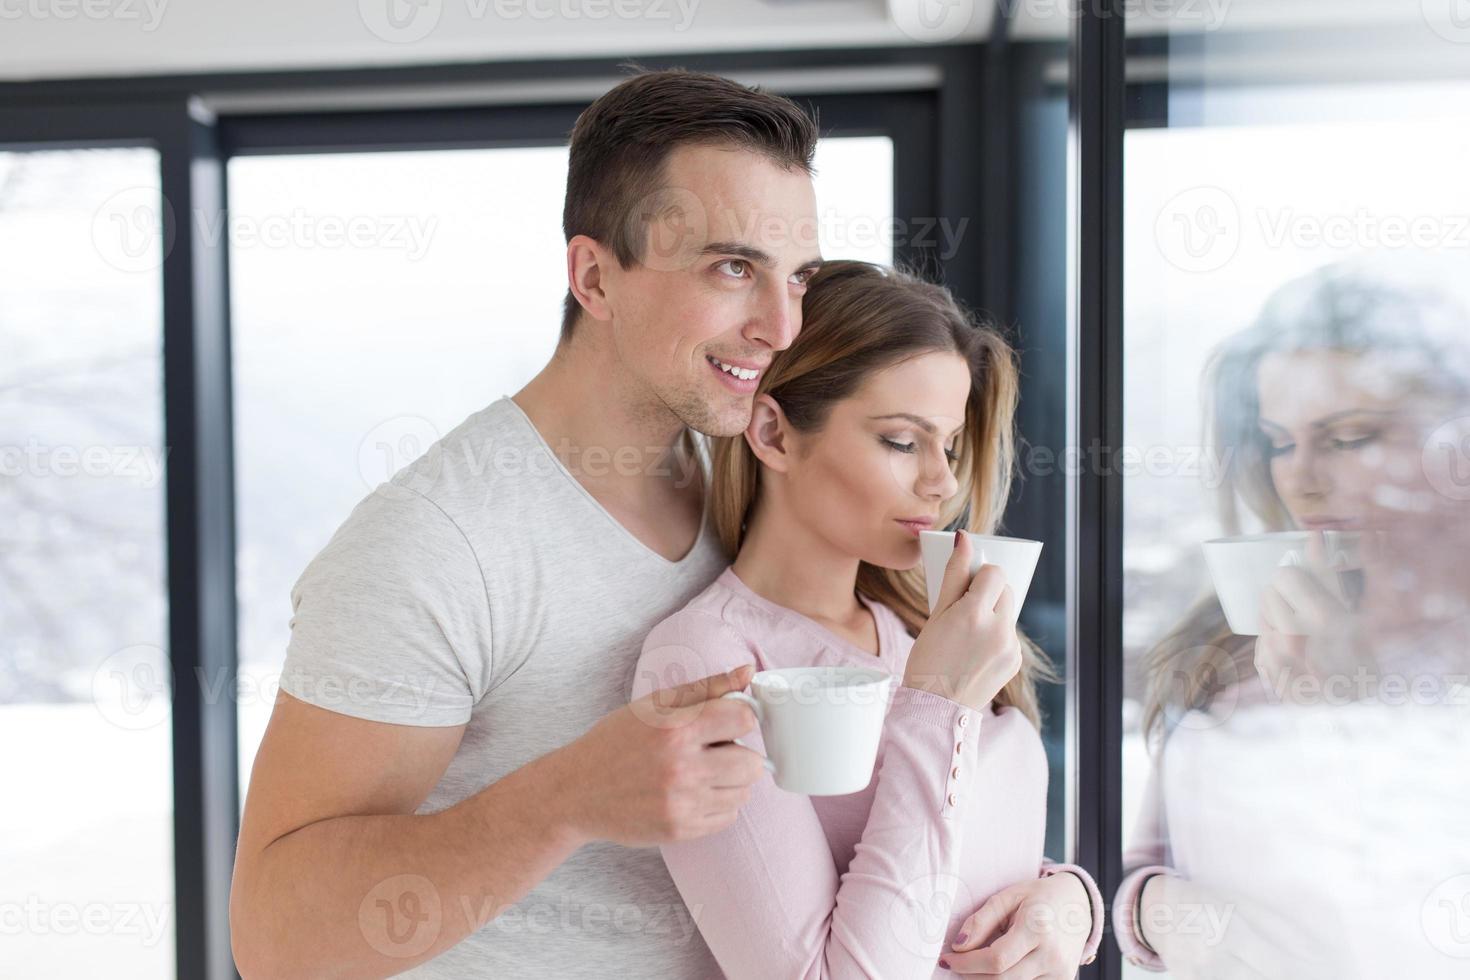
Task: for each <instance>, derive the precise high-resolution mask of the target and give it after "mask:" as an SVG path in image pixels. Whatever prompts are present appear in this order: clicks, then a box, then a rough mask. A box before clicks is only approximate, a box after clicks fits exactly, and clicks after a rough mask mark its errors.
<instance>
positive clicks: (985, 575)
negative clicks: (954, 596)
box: [965, 564, 1006, 612]
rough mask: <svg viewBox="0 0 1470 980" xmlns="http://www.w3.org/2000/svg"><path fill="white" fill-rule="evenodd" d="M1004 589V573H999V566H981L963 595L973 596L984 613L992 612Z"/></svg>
mask: <svg viewBox="0 0 1470 980" xmlns="http://www.w3.org/2000/svg"><path fill="white" fill-rule="evenodd" d="M1005 588H1006V573H1005V572H1003V571H1001V569H1000V566H999V565H988V564H987V565H981V566H980V567H979V568H978V569H977V570H976V571H975V577H974V578H972V579H971V580H970V586H969V589H968V590H967V591H966V593H965V595H966V596H967V597H971V596H973V597H974V599H975V601H976V602H977V603H978V604H979V606H980V608H981V609H983V610H985V611H986V612H994V611H995V606H996V603H998V602H999V601H1000V595H1001V593H1002V592H1003V591H1005Z"/></svg>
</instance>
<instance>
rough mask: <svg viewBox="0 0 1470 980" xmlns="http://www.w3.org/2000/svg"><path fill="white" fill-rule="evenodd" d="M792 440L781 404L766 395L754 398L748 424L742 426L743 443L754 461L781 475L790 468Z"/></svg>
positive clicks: (789, 425) (789, 426) (789, 427)
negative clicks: (743, 432) (748, 447)
mask: <svg viewBox="0 0 1470 980" xmlns="http://www.w3.org/2000/svg"><path fill="white" fill-rule="evenodd" d="M792 440H793V435H792V432H791V424H790V423H789V422H787V421H786V413H785V412H783V411H782V410H781V404H780V403H779V402H777V401H776V399H774V398H772V397H771V396H770V395H768V394H759V395H756V396H755V404H754V405H753V406H752V407H751V413H750V424H749V425H747V426H746V427H745V442H746V444H747V445H748V446H750V451H751V452H753V453H755V457H756V459H758V460H760V461H761V462H762V463H764V464H765V465H766V467H767V468H768V469H771V470H774V471H775V472H777V473H785V472H786V471H787V470H788V469H789V468H790V466H791V457H792V453H791V450H792V449H793V448H794V447H793V446H792V444H791V443H792Z"/></svg>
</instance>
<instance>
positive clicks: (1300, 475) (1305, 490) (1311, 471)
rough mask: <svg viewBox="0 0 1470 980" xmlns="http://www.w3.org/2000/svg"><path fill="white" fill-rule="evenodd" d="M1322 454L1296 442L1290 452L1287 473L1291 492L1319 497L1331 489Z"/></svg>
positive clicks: (1303, 495)
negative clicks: (1291, 452)
mask: <svg viewBox="0 0 1470 980" xmlns="http://www.w3.org/2000/svg"><path fill="white" fill-rule="evenodd" d="M1324 464H1325V461H1324V460H1323V459H1322V454H1321V453H1319V452H1317V450H1316V449H1315V448H1314V447H1312V446H1303V445H1301V444H1298V448H1297V451H1296V452H1295V453H1293V454H1292V460H1291V464H1290V466H1291V468H1290V471H1289V473H1288V481H1289V487H1290V490H1291V492H1292V493H1293V494H1296V495H1297V496H1302V497H1320V496H1322V495H1323V494H1326V493H1327V492H1329V491H1330V490H1331V489H1332V481H1331V480H1330V479H1329V477H1328V475H1327V473H1326V467H1325V465H1324Z"/></svg>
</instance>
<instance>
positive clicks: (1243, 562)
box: [1203, 531, 1361, 636]
mask: <svg viewBox="0 0 1470 980" xmlns="http://www.w3.org/2000/svg"><path fill="white" fill-rule="evenodd" d="M1321 533H1322V535H1323V538H1324V539H1325V543H1326V545H1327V554H1326V559H1327V564H1328V567H1329V569H1331V570H1334V571H1336V572H1339V573H1346V572H1350V571H1352V570H1353V569H1358V568H1361V562H1360V560H1359V555H1358V549H1359V546H1360V544H1361V536H1360V535H1359V534H1358V533H1356V532H1353V531H1323V532H1321ZM1311 534H1312V532H1309V531H1278V532H1275V533H1272V534H1249V535H1245V536H1243V537H1235V538H1216V539H1214V540H1213V541H1206V542H1204V545H1203V547H1204V551H1205V564H1207V565H1208V566H1209V567H1210V578H1211V579H1212V580H1213V581H1214V583H1215V594H1216V595H1217V596H1219V598H1220V608H1221V609H1223V610H1224V611H1225V622H1226V623H1228V624H1229V626H1230V630H1231V632H1233V633H1237V634H1239V635H1241V636H1258V635H1259V634H1260V632H1261V593H1262V592H1264V591H1265V590H1266V586H1268V585H1270V584H1271V580H1272V579H1273V578H1275V576H1276V571H1277V569H1279V568H1281V567H1282V566H1283V565H1304V564H1306V560H1307V540H1308V538H1309V537H1310V536H1311ZM1332 583H1333V584H1336V585H1338V589H1339V591H1338V598H1339V599H1341V600H1343V601H1344V603H1349V604H1350V597H1349V596H1348V595H1347V593H1346V592H1345V591H1343V590H1342V583H1341V582H1340V581H1339V579H1338V578H1336V577H1334V578H1333V579H1332Z"/></svg>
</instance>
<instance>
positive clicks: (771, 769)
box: [720, 691, 776, 776]
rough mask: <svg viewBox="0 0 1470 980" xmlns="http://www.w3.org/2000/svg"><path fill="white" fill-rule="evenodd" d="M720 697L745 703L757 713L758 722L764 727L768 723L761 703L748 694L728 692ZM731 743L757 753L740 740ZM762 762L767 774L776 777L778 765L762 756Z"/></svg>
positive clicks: (733, 740) (736, 739) (734, 739)
mask: <svg viewBox="0 0 1470 980" xmlns="http://www.w3.org/2000/svg"><path fill="white" fill-rule="evenodd" d="M720 697H721V698H729V699H730V700H732V701H744V702H745V703H746V704H748V705H750V710H751V711H754V712H755V720H756V722H757V723H758V724H761V725H764V724H765V723H766V716H765V712H763V711H762V710H761V703H760V702H759V701H757V700H756V699H755V698H753V697H751V696H750V695H749V694H746V693H745V692H744V691H726V692H725V693H724V694H721V695H720ZM730 741H732V742H734V743H735V744H736V745H738V746H740V747H741V748H746V749H750V751H752V752H754V751H755V749H751V748H750V746H749V745H746V744H745V743H744V742H742V741H740V739H738V738H732V739H731V740H730ZM761 762H762V763H763V764H764V765H765V767H766V772H768V773H770V774H771V775H772V776H774V775H776V764H775V763H774V762H772V761H771V760H770V758H769V757H767V756H761Z"/></svg>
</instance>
